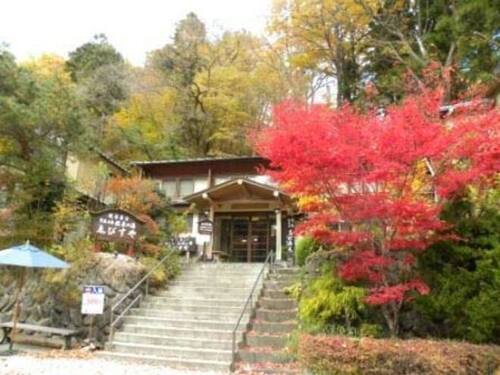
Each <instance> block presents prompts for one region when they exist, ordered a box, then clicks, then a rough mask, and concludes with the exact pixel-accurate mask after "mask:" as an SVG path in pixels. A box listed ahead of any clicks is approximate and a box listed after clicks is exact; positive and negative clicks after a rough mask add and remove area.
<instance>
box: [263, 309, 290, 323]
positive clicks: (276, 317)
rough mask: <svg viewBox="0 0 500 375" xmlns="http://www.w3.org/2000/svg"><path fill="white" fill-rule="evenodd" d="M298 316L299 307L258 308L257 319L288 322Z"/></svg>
mask: <svg viewBox="0 0 500 375" xmlns="http://www.w3.org/2000/svg"><path fill="white" fill-rule="evenodd" d="M296 318H297V309H290V310H266V309H257V313H256V319H257V320H262V321H267V322H286V321H290V320H294V319H296Z"/></svg>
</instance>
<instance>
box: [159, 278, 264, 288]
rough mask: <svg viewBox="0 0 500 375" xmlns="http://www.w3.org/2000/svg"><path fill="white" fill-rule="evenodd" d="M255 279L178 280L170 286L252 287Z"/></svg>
mask: <svg viewBox="0 0 500 375" xmlns="http://www.w3.org/2000/svg"><path fill="white" fill-rule="evenodd" d="M254 283H255V280H250V281H246V280H238V279H235V280H228V279H225V280H208V279H207V280H199V279H196V280H176V281H173V282H171V283H169V284H168V288H169V289H172V288H174V287H181V288H205V287H210V288H245V289H247V288H252V286H253V284H254Z"/></svg>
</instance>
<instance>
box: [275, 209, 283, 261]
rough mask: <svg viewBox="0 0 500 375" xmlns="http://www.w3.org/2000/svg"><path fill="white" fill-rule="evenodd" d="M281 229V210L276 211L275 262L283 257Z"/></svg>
mask: <svg viewBox="0 0 500 375" xmlns="http://www.w3.org/2000/svg"><path fill="white" fill-rule="evenodd" d="M282 232H283V230H282V227H281V208H279V209H277V210H276V261H277V262H279V261H281V260H282V258H283V255H282V253H281V244H282V242H283V241H282Z"/></svg>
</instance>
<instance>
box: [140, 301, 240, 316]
mask: <svg viewBox="0 0 500 375" xmlns="http://www.w3.org/2000/svg"><path fill="white" fill-rule="evenodd" d="M142 308H144V309H153V310H162V311H165V312H172V313H175V312H178V313H189V312H198V311H204V312H212V313H218V314H239V313H241V311H242V308H243V303H240V304H238V306H235V307H233V306H216V305H215V304H214V305H205V306H204V305H184V304H180V303H162V302H144V303H142V304H141V309H142Z"/></svg>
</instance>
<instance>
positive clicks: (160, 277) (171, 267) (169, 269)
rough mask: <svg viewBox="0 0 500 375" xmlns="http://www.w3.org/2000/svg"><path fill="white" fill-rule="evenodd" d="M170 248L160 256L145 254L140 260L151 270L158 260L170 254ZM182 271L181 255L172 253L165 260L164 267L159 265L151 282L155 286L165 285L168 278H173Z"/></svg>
mask: <svg viewBox="0 0 500 375" xmlns="http://www.w3.org/2000/svg"><path fill="white" fill-rule="evenodd" d="M168 251H170V250H164V251H162V253H161V254H160V256H159V257H158V258H154V257H148V256H143V257H141V259H140V261H141V263H142V264H144V266H145V267H146V269H147V270H151V269H152V268H153V267H154V266H156V264H158V262H159V261H160V260H161V259H162V258H163V257H164V256H165V255H167V254H168ZM179 271H180V265H179V256H178V255H177V254H172V256H171V257H170V258H169V259H167V260H166V261H165V263H164V264H163V266H162V267H158V268H157V269H156V270H155V271H154V272H153V274H152V275H151V278H150V281H149V284H150V286H153V287H158V286H163V285H164V284H165V283H166V282H167V280H169V279H171V278H173V277H174V276H175V275H177V274H178V273H179Z"/></svg>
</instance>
